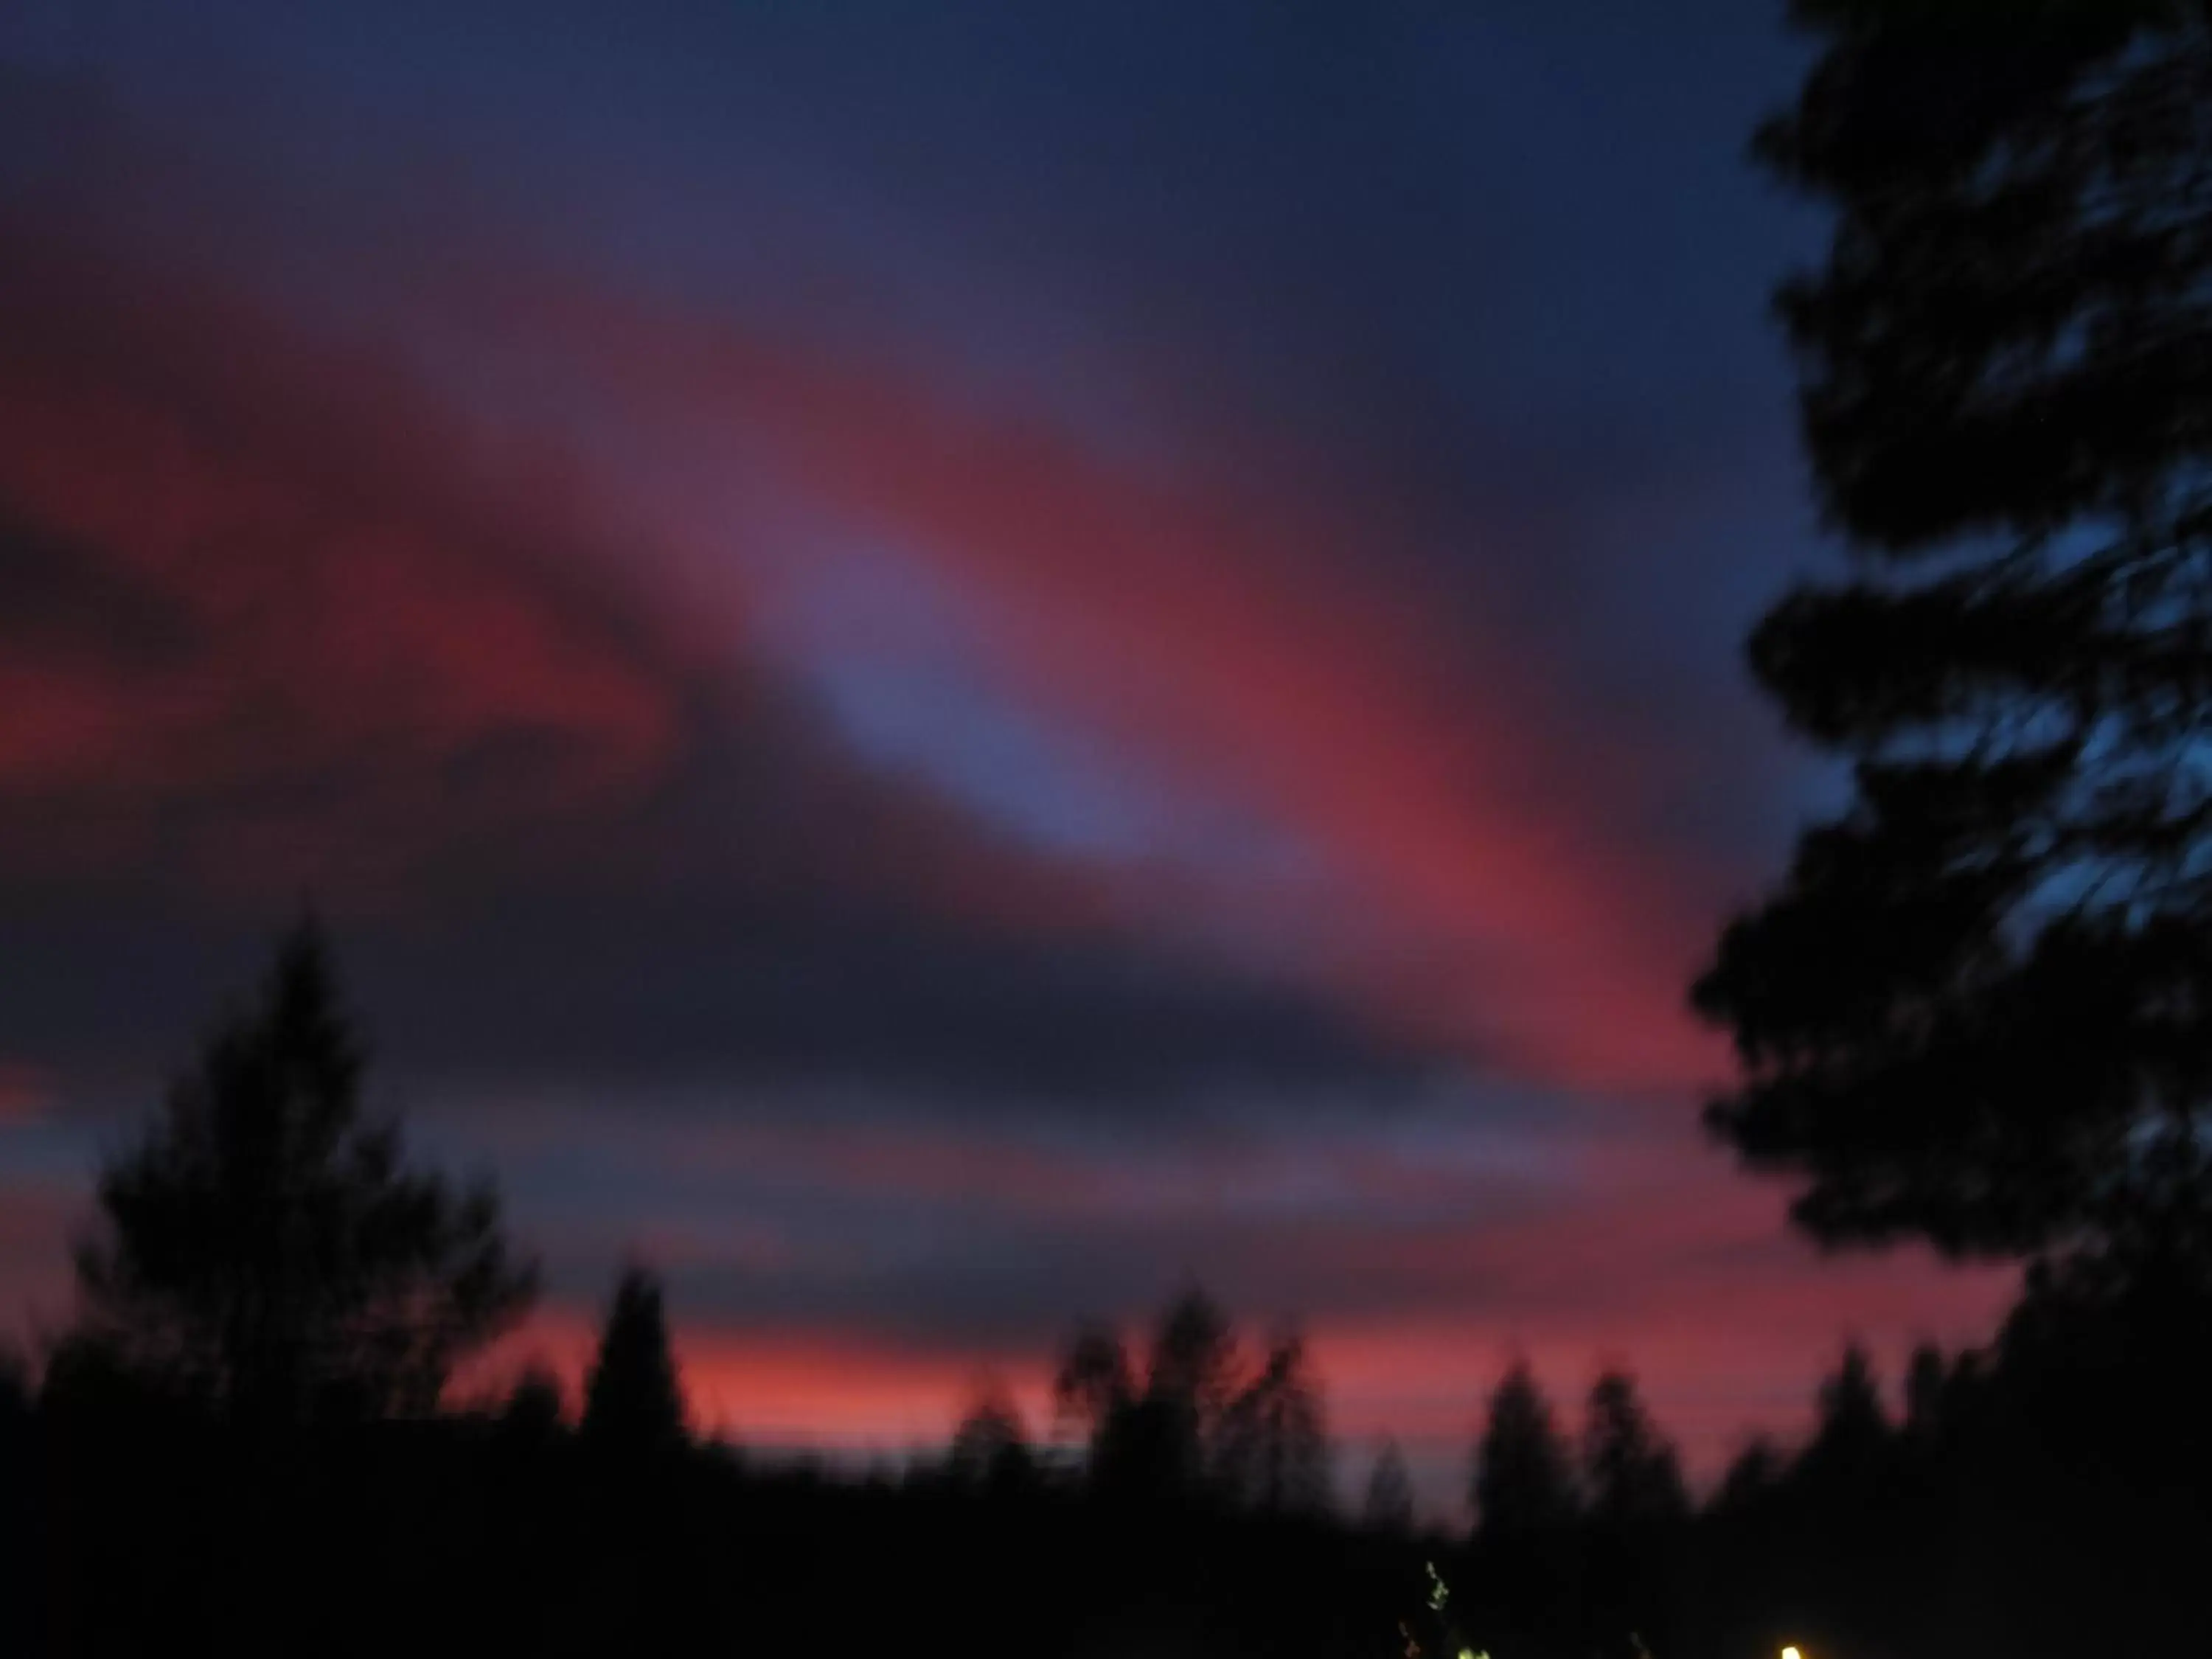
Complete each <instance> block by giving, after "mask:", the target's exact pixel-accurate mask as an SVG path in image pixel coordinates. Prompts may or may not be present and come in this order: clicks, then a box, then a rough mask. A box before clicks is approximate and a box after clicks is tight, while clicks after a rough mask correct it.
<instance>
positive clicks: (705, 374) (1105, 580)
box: [469, 277, 1717, 1085]
mask: <svg viewBox="0 0 2212 1659" xmlns="http://www.w3.org/2000/svg"><path fill="white" fill-rule="evenodd" d="M489 293H490V294H491V295H492V296H493V297H491V298H489V299H488V300H482V301H477V302H476V303H477V304H478V305H480V306H481V307H482V310H481V312H480V313H479V312H471V313H469V314H470V315H471V316H472V317H480V318H481V319H482V320H483V322H484V323H485V325H487V326H488V327H490V328H494V329H496V328H501V327H504V328H506V329H507V330H510V331H513V332H512V333H511V334H510V337H509V338H510V344H511V346H512V347H513V349H523V350H526V351H529V352H532V353H543V354H545V355H548V356H553V357H565V358H567V359H568V361H569V362H572V363H573V364H574V366H575V367H576V368H577V369H578V370H579V371H580V374H582V375H583V376H584V378H585V380H586V383H588V384H590V385H592V386H594V387H595V389H596V395H598V396H601V397H605V398H611V399H613V400H615V401H617V403H618V404H620V405H621V406H622V407H623V408H624V409H625V410H626V413H627V414H628V416H629V418H630V419H631V420H633V421H635V422H640V423H641V424H644V425H646V426H647V427H648V428H650V429H652V430H654V431H656V432H657V433H659V434H660V435H661V436H662V440H663V441H664V442H665V444H666V445H667V446H668V447H670V448H671V449H672V450H674V451H676V452H677V453H684V454H688V455H690V456H691V457H693V458H694V459H700V458H711V457H713V456H714V455H716V454H722V455H725V456H726V457H729V458H731V459H732V460H735V459H738V458H748V457H749V458H757V457H758V456H760V455H761V454H763V453H765V454H766V455H768V456H769V457H771V458H773V461H774V465H773V466H772V467H771V468H770V469H769V470H770V471H771V472H772V473H773V475H774V476H775V477H776V479H777V480H778V483H779V487H780V488H781V489H783V490H785V491H787V492H789V493H790V494H792V495H795V496H797V497H799V499H800V500H802V501H804V503H805V505H806V507H808V508H810V509H811V511H813V512H815V513H818V514H820V515H822V516H823V518H824V519H826V520H829V521H830V522H833V523H839V524H842V525H844V526H847V527H848V533H851V534H855V535H860V536H863V537H866V538H870V539H871V540H872V541H881V542H885V543H888V544H890V545H892V546H894V547H897V548H901V549H906V550H912V551H913V552H914V553H915V554H916V555H918V556H922V557H925V558H927V559H928V560H929V561H930V562H932V563H933V566H934V567H935V568H937V569H938V570H939V572H940V573H941V574H945V576H946V577H948V578H949V579H950V580H953V581H955V582H956V583H957V584H959V585H961V586H963V587H964V588H966V589H968V590H969V591H971V592H973V593H974V594H975V595H976V596H977V597H978V599H980V601H981V604H982V605H983V607H984V609H985V611H987V614H988V615H989V616H990V617H993V618H994V619H996V621H997V623H998V625H997V626H994V627H992V628H989V629H986V630H985V631H984V633H983V635H982V637H981V640H980V641H979V643H980V644H981V647H983V648H984V649H985V650H987V652H989V653H991V666H992V671H994V672H995V673H997V674H999V675H1000V676H1001V677H1002V678H1003V683H1004V684H1005V686H1006V694H1007V695H1009V696H1020V697H1024V698H1028V699H1032V700H1034V701H1035V702H1036V703H1037V704H1038V705H1039V706H1042V707H1044V708H1050V709H1054V710H1056V711H1057V712H1058V714H1060V717H1061V718H1064V719H1067V720H1074V721H1078V722H1080V723H1082V724H1084V725H1085V726H1088V727H1090V728H1091V729H1093V730H1097V731H1103V732H1109V733H1111V734H1113V735H1114V736H1115V738H1117V739H1118V740H1120V741H1121V742H1123V743H1126V744H1133V745H1134V746H1136V748H1137V749H1138V750H1139V751H1140V752H1142V753H1143V754H1145V755H1146V757H1148V758H1149V759H1151V760H1152V761H1153V762H1155V763H1158V765H1160V766H1161V767H1162V768H1163V769H1164V770H1165V771H1166V772H1167V773H1168V774H1169V775H1171V776H1176V777H1179V778H1180V779H1182V781H1185V782H1186V783H1188V784H1190V785H1192V786H1194V787H1201V788H1207V789H1215V790H1219V789H1229V790H1233V791H1235V792H1237V793H1239V794H1240V795H1242V796H1243V798H1244V799H1245V801H1246V803H1247V804H1248V805H1249V806H1251V807H1252V808H1253V809H1254V810H1256V811H1260V812H1261V813H1263V814H1272V815H1274V816H1276V817H1279V819H1280V820H1281V821H1282V822H1283V823H1284V824H1285V828H1286V829H1288V830H1289V832H1290V833H1291V835H1293V836H1296V837H1297V838H1298V839H1299V840H1300V841H1301V842H1304V843H1306V844H1310V845H1312V846H1315V847H1316V848H1319V849H1321V851H1322V855H1323V859H1324V862H1325V865H1326V868H1325V871H1324V872H1323V883H1322V885H1321V886H1320V887H1318V888H1310V889H1304V890H1297V891H1296V892H1295V893H1289V894H1286V893H1283V892H1274V893H1266V894H1263V895H1261V896H1259V898H1258V899H1257V901H1256V902H1257V903H1258V904H1261V905H1266V904H1269V903H1272V904H1274V905H1276V906H1281V905H1282V904H1284V903H1285V902H1295V903H1297V905H1298V906H1299V907H1300V908H1301V909H1302V911H1303V913H1304V917H1303V919H1302V920H1301V921H1300V922H1299V923H1298V924H1297V925H1296V926H1294V927H1288V928H1285V927H1282V926H1281V924H1280V922H1279V921H1275V922H1273V923H1272V924H1268V923H1263V922H1261V921H1260V920H1259V919H1258V918H1256V917H1255V914H1254V907H1255V896H1254V895H1252V894H1251V893H1249V891H1243V890H1238V885H1237V883H1236V882H1234V881H1228V882H1225V884H1224V890H1223V891H1220V892H1217V893H1215V894H1212V895H1211V898H1212V905H1213V908H1214V909H1215V911H1216V913H1217V915H1216V918H1215V919H1216V921H1217V923H1218V924H1219V925H1221V926H1223V927H1226V928H1227V929H1228V930H1229V932H1230V933H1231V934H1232V935H1233V936H1249V934H1250V933H1252V932H1253V931H1254V929H1255V927H1265V928H1268V929H1270V930H1271V931H1272V932H1273V936H1274V937H1273V944H1272V945H1268V946H1266V947H1264V948H1269V949H1273V950H1278V951H1283V952H1285V954H1287V955H1289V956H1291V957H1293V958H1294V959H1295V958H1300V957H1303V958H1304V960H1303V961H1302V962H1300V963H1299V965H1300V966H1301V968H1302V969H1304V971H1305V972H1306V973H1308V974H1309V975H1313V976H1315V977H1317V978H1320V979H1322V980H1324V981H1327V980H1332V979H1337V978H1340V977H1342V976H1345V975H1349V976H1350V978H1351V981H1352V983H1351V985H1350V986H1349V987H1348V988H1349V989H1351V990H1352V992H1353V994H1355V995H1357V996H1358V997H1359V999H1360V1000H1362V1002H1363V1004H1364V1006H1366V1007H1367V1008H1368V1009H1369V1011H1370V1013H1371V1014H1372V1015H1373V1016H1374V1017H1375V1018H1379V1019H1380V1020H1382V1021H1383V1022H1384V1023H1385V1024H1391V1025H1395V1026H1398V1027H1400V1028H1401V1029H1404V1030H1408V1031H1410V1032H1413V1033H1415V1034H1417V1035H1419V1036H1421V1037H1423V1038H1425V1039H1428V1040H1443V1041H1444V1042H1449V1043H1453V1044H1455V1045H1457V1046H1460V1047H1462V1048H1465V1049H1467V1050H1468V1051H1470V1052H1474V1053H1480V1054H1483V1055H1484V1056H1485V1057H1487V1058H1491V1059H1503V1060H1505V1061H1506V1062H1507V1063H1508V1064H1509V1065H1510V1066H1513V1067H1515V1068H1516V1069H1521V1070H1524V1071H1527V1072H1529V1073H1534V1074H1537V1075H1541V1076H1544V1077H1547V1078H1552V1079H1571V1080H1574V1081H1577V1082H1580V1083H1584V1084H1590V1085H1623V1084H1627V1085H1655V1084H1668V1083H1680V1082H1682V1081H1685V1080H1692V1079H1700V1078H1702V1077H1704V1076H1705V1075H1707V1074H1709V1073H1710V1072H1711V1069H1712V1066H1713V1062H1714V1060H1715V1059H1716V1058H1717V1050H1716V1048H1715V1047H1714V1045H1713V1044H1711V1042H1708V1041H1707V1040H1705V1038H1704V1037H1703V1036H1702V1035H1701V1034H1699V1032H1697V1031H1696V1030H1694V1029H1693V1028H1692V1027H1691V1025H1690V1024H1688V1022H1687V1021H1686V1018H1685V1017H1684V1016H1683V1015H1682V1013H1681V1012H1680V1007H1679V1001H1680V998H1679V991H1678V987H1679V985H1680V982H1681V981H1682V979H1683V978H1684V976H1685V975H1686V971H1687V969H1688V968H1689V966H1690V964H1691V961H1692V957H1693V954H1694V951H1695V949H1696V942H1697V940H1698V939H1699V935H1700V930H1701V928H1702V927H1703V925H1704V921H1705V918H1704V916H1703V915H1702V914H1701V911H1700V906H1701V904H1702V903H1703V902H1705V901H1706V900H1708V899H1709V897H1710V891H1711V872H1702V871H1686V870H1683V869H1680V868H1674V867H1668V866H1664V865H1656V864H1651V863H1650V862H1649V861H1648V860H1638V858H1637V857H1636V856H1635V854H1633V852H1632V836H1633V827H1632V824H1631V823H1627V822H1625V819H1626V816H1627V815H1629V814H1631V813H1632V812H1633V811H1636V810H1637V809H1638V792H1648V791H1650V789H1652V788H1653V787H1664V785H1665V783H1666V781H1667V768H1666V766H1665V764H1664V757H1659V756H1654V755H1650V754H1647V753H1639V752H1633V751H1630V752H1622V753H1613V752H1609V751H1608V744H1607V738H1605V737H1604V735H1603V734H1602V733H1601V732H1596V731H1594V730H1590V729H1584V728H1581V727H1577V726H1576V725H1575V724H1574V723H1573V721H1572V720H1571V718H1570V717H1569V716H1568V715H1567V714H1566V712H1565V709H1566V702H1565V699H1564V698H1563V696H1560V695H1559V690H1560V689H1559V688H1554V687H1547V686H1546V685H1545V684H1543V683H1542V679H1541V675H1539V674H1538V673H1537V672H1536V671H1534V669H1533V668H1532V667H1531V665H1528V664H1527V663H1525V662H1522V661H1518V660H1516V657H1515V653H1513V651H1512V648H1511V646H1510V624H1509V623H1507V622H1506V621H1505V619H1504V618H1500V619H1499V621H1498V624H1497V625H1496V626H1495V627H1494V628H1492V629H1488V630H1486V631H1485V632H1484V633H1483V634H1482V635H1480V636H1478V637H1473V638H1470V637H1468V636H1467V635H1466V632H1465V630H1464V629H1455V630H1452V631H1449V632H1440V631H1439V630H1438V629H1437V628H1436V627H1434V626H1432V625H1431V623H1430V622H1429V620H1428V619H1427V618H1425V617H1424V616H1423V615H1422V614H1421V613H1420V611H1419V609H1418V608H1417V607H1415V606H1413V605H1408V604H1407V603H1406V602H1404V600H1403V599H1401V598H1399V597H1397V596H1395V595H1393V594H1392V593H1391V592H1389V590H1388V589H1387V588H1385V587H1383V586H1380V585H1370V584H1368V583H1365V582H1363V581H1362V580H1361V576H1360V573H1361V569H1362V568H1363V565H1364V563H1367V562H1371V561H1370V560H1369V559H1368V558H1367V556H1366V552H1367V550H1365V549H1364V547H1363V544H1362V538H1363V536H1364V535H1368V534H1385V535H1387V533H1388V531H1387V528H1386V526H1388V524H1389V522H1390V521H1391V520H1393V519H1394V518H1395V517H1396V516H1397V515H1396V514H1395V513H1394V512H1393V511H1392V510H1390V508H1389V506H1388V504H1377V505H1376V507H1375V508H1374V510H1373V512H1372V514H1371V522H1363V519H1362V515H1361V513H1360V511H1359V507H1358V504H1357V503H1352V504H1346V503H1341V502H1338V501H1333V500H1331V499H1330V496H1329V494H1328V490H1327V489H1326V487H1320V488H1316V489H1313V490H1312V491H1311V492H1310V495H1305V496H1300V495H1292V496H1291V497H1288V498H1285V499H1279V500H1275V501H1264V502H1262V501H1255V500H1253V499H1251V498H1250V497H1249V495H1242V494H1240V493H1238V492H1237V491H1234V490H1231V489H1227V488H1225V487H1218V488H1217V487H1209V485H1208V484H1207V483H1206V459H1205V455H1206V446H1205V444H1204V442H1203V441H1200V442H1199V443H1198V444H1197V445H1196V446H1195V452H1196V453H1195V455H1194V459H1193V460H1192V463H1191V465H1190V466H1189V467H1188V469H1187V470H1186V471H1185V472H1184V473H1183V474H1181V475H1179V476H1177V477H1174V478H1167V477H1160V476H1157V475H1154V474H1151V473H1148V472H1146V471H1143V470H1142V469H1140V468H1139V467H1137V466H1135V465H1131V464H1126V463H1120V462H1116V461H1115V460H1114V459H1110V458H1109V456H1108V455H1107V454H1106V453H1104V452H1103V451H1102V450H1100V449H1098V448H1097V447H1091V446H1087V445H1086V444H1085V442H1084V441H1082V440H1081V439H1080V438H1079V436H1078V435H1075V434H1073V432H1071V431H1070V430H1068V429H1066V428H1065V427H1062V426H1055V425H1054V424H1051V423H1049V422H1047V421H1043V420H1040V419H1037V418H1035V417H1031V416H1022V415H1019V414H1017V413H1012V412H1006V411H1000V412H998V413H996V414H993V413H988V412H986V411H984V410H980V409H979V408H978V407H976V405H975V402H974V400H973V399H972V398H969V397H967V396H964V395H963V393H962V392H961V391H960V389H959V388H958V386H957V384H956V383H954V382H953V381H952V380H951V379H949V378H948V379H943V380H940V379H938V378H934V377H932V376H930V375H928V374H925V373H924V372H923V371H922V370H921V368H918V367H917V366H915V365H914V364H912V363H907V364H896V363H887V362H886V363H876V364H872V365H870V366H868V367H866V368H861V367H860V366H858V365H856V364H854V363H851V362H846V361H843V360H842V359H841V358H840V357H839V356H838V355H837V354H836V351H835V350H834V349H821V350H810V349H807V348H806V347H805V346H804V345H801V344H798V343H793V342H792V341H791V340H789V339H788V338H787V337H780V338H778V339H776V340H774V341H770V340H769V339H768V338H766V337H762V336H758V335H754V334H751V333H749V332H747V331H744V329H743V328H742V327H740V326H738V325H732V324H730V323H728V322H726V321H724V320H721V319H708V318H702V317H682V316H677V315H672V314H671V313H667V312H665V311H663V310H657V309H654V308H653V307H649V306H647V305H646V304H644V303H642V302H635V301H625V300H623V299H622V298H621V297H619V296H617V295H612V294H610V293H607V292H605V291H580V290H576V289H564V288H562V287H561V286H559V285H558V284H557V283H547V282H546V281H544V279H541V278H537V277H528V278H524V279H522V280H521V281H520V283H519V284H517V285H516V286H515V287H514V289H513V290H512V291H510V290H509V289H507V288H506V287H503V286H501V284H500V283H492V284H490V285H489ZM1224 447H1225V449H1227V448H1231V447H1235V440H1233V439H1225V445H1224ZM753 465H758V462H757V459H755V460H754V461H753ZM1298 487H1299V486H1293V488H1294V489H1296V488H1298ZM1474 556H1476V557H1477V558H1479V557H1480V550H1475V552H1474ZM1202 885H1203V884H1202V883H1193V884H1188V885H1185V884H1176V885H1174V888H1173V890H1174V891H1175V892H1176V904H1177V905H1178V906H1180V905H1182V903H1183V902H1184V901H1186V900H1188V898H1189V897H1190V896H1192V888H1193V886H1199V887H1202ZM1206 898H1207V896H1206V895H1205V894H1204V893H1203V892H1200V894H1199V902H1200V903H1201V904H1203V903H1205V902H1206ZM1132 902H1134V903H1136V904H1137V905H1138V906H1139V908H1143V907H1144V903H1145V901H1144V899H1143V897H1142V896H1141V893H1139V895H1138V896H1135V897H1134V898H1133V901H1132ZM1184 915H1186V917H1187V916H1188V912H1187V911H1185V912H1184ZM1164 919H1165V918H1164V915H1163V914H1161V913H1159V912H1155V913H1154V914H1153V915H1151V916H1150V917H1148V920H1149V921H1152V922H1153V923H1154V924H1155V925H1157V924H1158V923H1160V922H1161V921H1164Z"/></svg>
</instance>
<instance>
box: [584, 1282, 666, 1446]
mask: <svg viewBox="0 0 2212 1659" xmlns="http://www.w3.org/2000/svg"><path fill="white" fill-rule="evenodd" d="M578 1431H579V1433H580V1436H581V1437H582V1438H583V1439H584V1441H585V1442H586V1443H587V1444H590V1445H592V1446H597V1447H600V1448H602V1449H605V1450H608V1451H611V1452H616V1453H619V1454H622V1455H629V1456H635V1455H644V1454H651V1453H657V1452H665V1451H668V1450H671V1449H674V1448H676V1447H678V1446H681V1445H683V1444H684V1443H685V1441H686V1439H687V1438H688V1436H689V1431H688V1429H687V1428H686V1425H685V1420H684V1390H683V1387H682V1385H681V1383H679V1382H678V1378H677V1371H676V1359H675V1356H674V1354H673V1353H672V1352H671V1350H670V1348H669V1345H668V1321H667V1316H666V1315H665V1311H664V1310H663V1308H662V1305H661V1291H660V1281H659V1279H657V1278H656V1277H655V1276H654V1275H653V1273H651V1272H649V1271H648V1270H647V1269H646V1268H644V1267H627V1268H625V1269H624V1270H623V1274H622V1277H621V1279H619V1280H618V1281H617V1284H616V1285H615V1294H614V1300H613V1302H612V1304H611V1305H610V1306H609V1308H608V1310H607V1321H606V1324H605V1328H603V1329H602V1330H601V1332H600V1334H599V1353H598V1356H597V1357H596V1358H594V1359H593V1360H592V1369H591V1374H590V1376H588V1377H587V1378H586V1382H585V1384H584V1415H583V1420H582V1421H581V1423H580V1424H579V1425H578Z"/></svg>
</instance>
